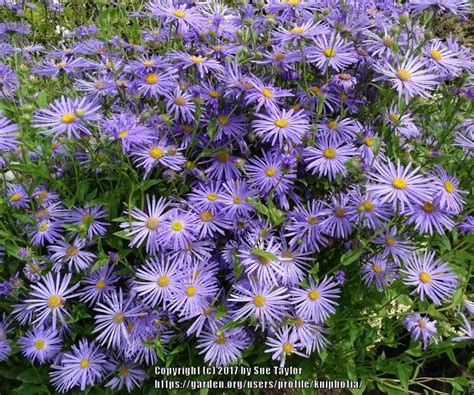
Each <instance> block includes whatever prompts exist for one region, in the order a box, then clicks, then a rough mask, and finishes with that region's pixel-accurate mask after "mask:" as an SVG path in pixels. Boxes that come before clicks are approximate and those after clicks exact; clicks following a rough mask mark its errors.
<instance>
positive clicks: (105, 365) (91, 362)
mask: <svg viewBox="0 0 474 395" xmlns="http://www.w3.org/2000/svg"><path fill="white" fill-rule="evenodd" d="M51 367H52V371H51V372H50V373H49V375H50V377H51V383H52V384H53V386H54V388H55V389H56V390H57V391H59V392H66V391H68V390H70V389H71V388H73V387H76V386H80V388H81V391H84V390H85V388H86V386H88V385H92V386H94V385H96V384H97V383H98V382H100V381H101V380H102V377H103V376H104V374H105V373H106V372H107V371H110V370H111V366H110V363H109V362H108V361H107V358H106V356H105V354H104V353H103V352H102V351H100V349H99V348H98V347H97V346H96V345H95V343H94V342H91V343H89V342H88V341H87V340H80V341H79V345H73V346H72V348H71V351H70V352H66V353H64V354H63V356H62V358H61V360H60V361H59V363H58V364H54V365H52V366H51Z"/></svg>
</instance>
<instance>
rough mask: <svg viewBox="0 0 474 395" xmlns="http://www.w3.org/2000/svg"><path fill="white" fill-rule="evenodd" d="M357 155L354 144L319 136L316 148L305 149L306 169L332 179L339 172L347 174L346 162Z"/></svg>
mask: <svg viewBox="0 0 474 395" xmlns="http://www.w3.org/2000/svg"><path fill="white" fill-rule="evenodd" d="M355 155H356V150H355V147H354V146H353V145H352V144H344V143H335V142H333V141H330V140H329V139H328V137H326V136H323V137H321V138H318V142H317V143H316V148H314V147H306V148H305V149H304V151H303V158H304V161H305V163H306V164H307V165H306V170H308V171H310V172H311V173H312V174H317V175H319V176H327V177H328V178H329V180H330V181H332V180H334V179H335V178H336V175H337V174H346V168H345V163H346V162H347V161H348V160H350V159H351V158H352V157H353V156H355Z"/></svg>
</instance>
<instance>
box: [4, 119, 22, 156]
mask: <svg viewBox="0 0 474 395" xmlns="http://www.w3.org/2000/svg"><path fill="white" fill-rule="evenodd" d="M18 132H19V127H18V125H16V124H14V123H11V122H10V120H9V119H7V118H4V117H1V116H0V149H1V150H2V151H14V150H15V149H16V148H17V146H18V144H19V142H18V140H17V137H18Z"/></svg>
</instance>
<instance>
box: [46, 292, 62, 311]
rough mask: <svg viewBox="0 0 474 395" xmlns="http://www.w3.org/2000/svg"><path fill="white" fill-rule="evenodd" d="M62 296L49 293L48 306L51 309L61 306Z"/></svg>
mask: <svg viewBox="0 0 474 395" xmlns="http://www.w3.org/2000/svg"><path fill="white" fill-rule="evenodd" d="M62 301H63V300H62V298H61V296H59V295H51V296H50V297H49V298H48V306H49V307H50V308H51V309H57V308H58V307H59V306H61V304H62Z"/></svg>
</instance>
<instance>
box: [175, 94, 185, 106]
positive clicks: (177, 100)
mask: <svg viewBox="0 0 474 395" xmlns="http://www.w3.org/2000/svg"><path fill="white" fill-rule="evenodd" d="M174 104H176V105H177V106H185V105H186V99H185V98H184V97H183V96H178V97H177V98H175V99H174Z"/></svg>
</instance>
